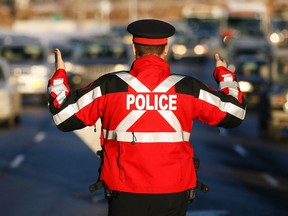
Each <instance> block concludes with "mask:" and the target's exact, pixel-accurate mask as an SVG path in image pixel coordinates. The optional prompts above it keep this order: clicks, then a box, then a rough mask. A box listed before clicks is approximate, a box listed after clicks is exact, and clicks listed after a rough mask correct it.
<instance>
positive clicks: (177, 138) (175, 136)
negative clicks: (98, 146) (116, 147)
mask: <svg viewBox="0 0 288 216" xmlns="http://www.w3.org/2000/svg"><path fill="white" fill-rule="evenodd" d="M103 135H104V138H105V139H107V140H117V141H119V142H132V141H133V139H135V141H136V142H137V143H138V142H141V143H157V142H158V143H159V142H171V143H173V142H183V141H185V142H189V140H190V133H188V132H184V131H183V132H134V133H133V134H132V132H122V131H121V132H120V131H107V130H103Z"/></svg>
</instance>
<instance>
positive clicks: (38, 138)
mask: <svg viewBox="0 0 288 216" xmlns="http://www.w3.org/2000/svg"><path fill="white" fill-rule="evenodd" d="M45 138H46V133H44V132H41V131H40V132H38V133H37V134H36V135H35V137H34V142H36V143H39V142H41V141H43V140H44V139H45Z"/></svg>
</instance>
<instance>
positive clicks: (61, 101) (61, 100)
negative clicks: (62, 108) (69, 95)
mask: <svg viewBox="0 0 288 216" xmlns="http://www.w3.org/2000/svg"><path fill="white" fill-rule="evenodd" d="M65 93H66V91H62V92H61V93H60V94H58V95H57V97H56V100H57V101H58V104H62V103H63V102H64V100H65V99H66V94H65Z"/></svg>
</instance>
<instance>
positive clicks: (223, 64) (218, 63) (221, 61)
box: [215, 53, 227, 68]
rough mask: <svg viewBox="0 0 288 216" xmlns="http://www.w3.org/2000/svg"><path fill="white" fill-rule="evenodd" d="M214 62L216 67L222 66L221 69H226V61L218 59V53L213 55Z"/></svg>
mask: <svg viewBox="0 0 288 216" xmlns="http://www.w3.org/2000/svg"><path fill="white" fill-rule="evenodd" d="M215 60H216V67H220V66H223V67H225V68H227V63H226V61H225V60H223V59H221V58H220V55H219V53H216V54H215Z"/></svg>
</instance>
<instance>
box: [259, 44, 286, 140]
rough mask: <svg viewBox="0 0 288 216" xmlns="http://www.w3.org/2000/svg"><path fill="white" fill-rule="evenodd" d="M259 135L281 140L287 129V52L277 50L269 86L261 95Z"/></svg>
mask: <svg viewBox="0 0 288 216" xmlns="http://www.w3.org/2000/svg"><path fill="white" fill-rule="evenodd" d="M260 103H261V106H260V109H259V126H260V131H261V134H262V135H264V136H265V137H269V138H272V139H281V138H282V137H283V135H284V134H283V133H284V131H285V129H288V50H278V51H277V52H276V54H275V59H274V61H273V64H272V70H271V85H270V86H269V88H267V89H266V90H265V91H263V92H262V95H261V101H260Z"/></svg>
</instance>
